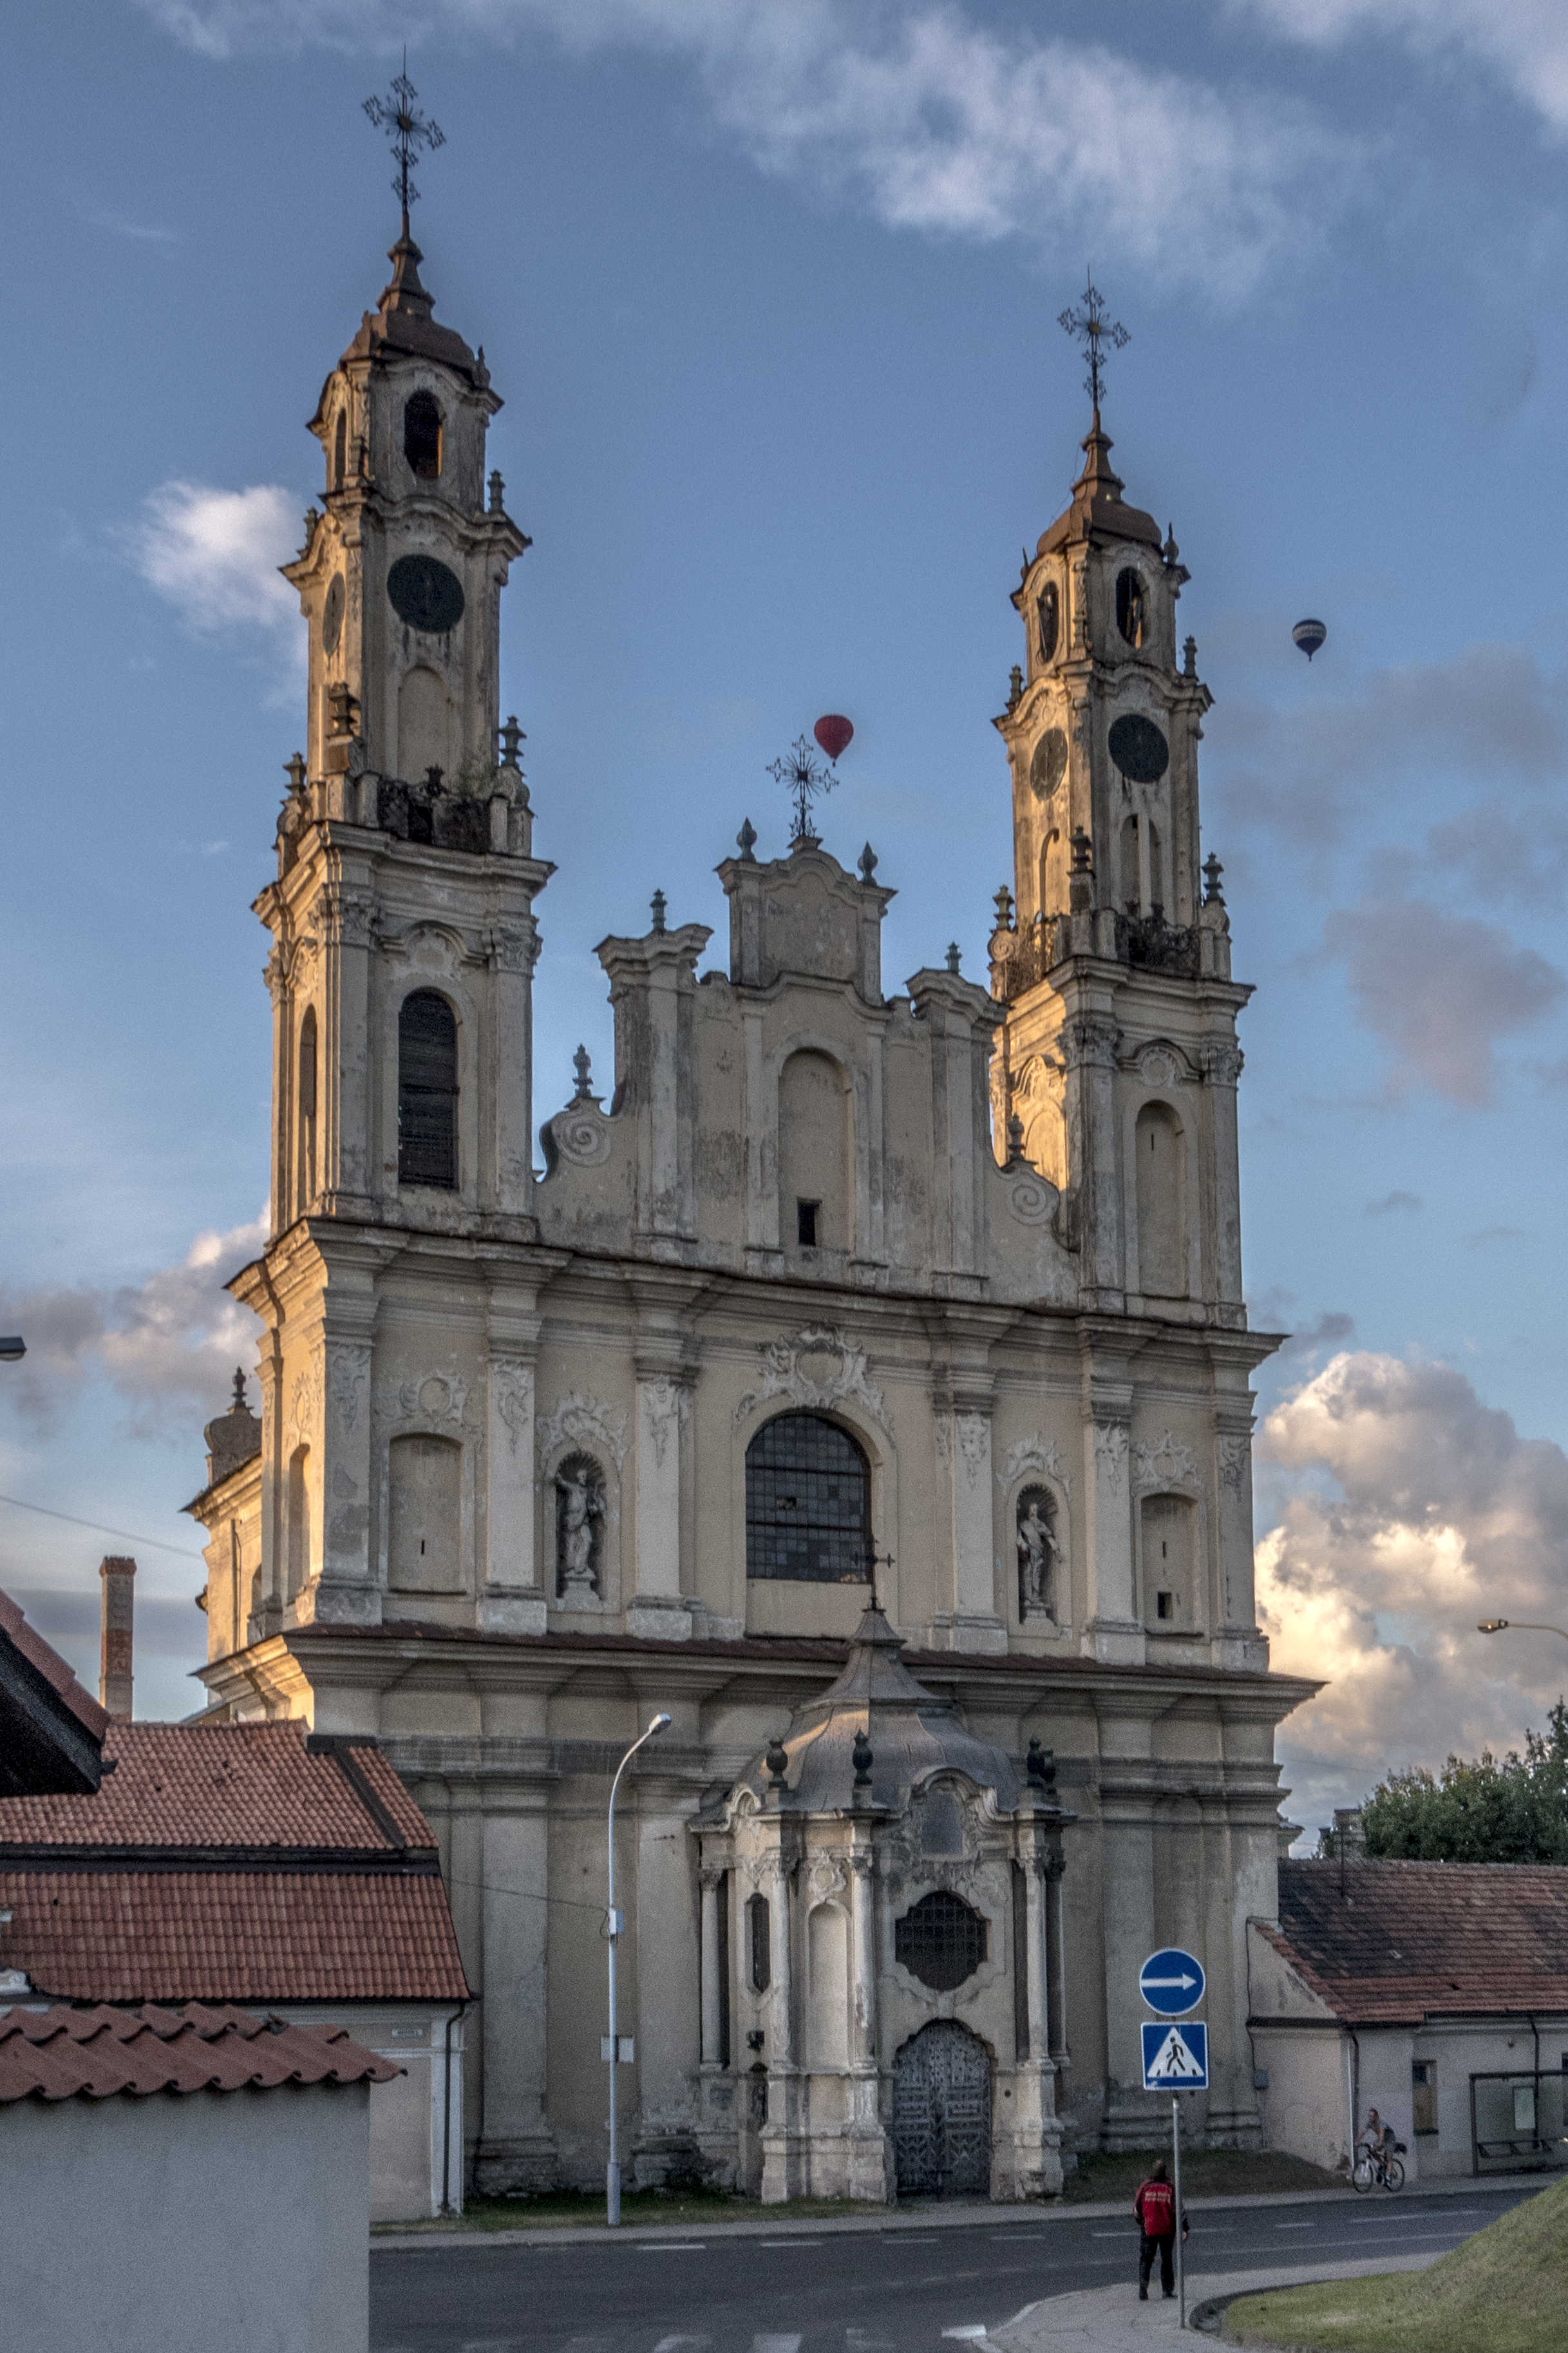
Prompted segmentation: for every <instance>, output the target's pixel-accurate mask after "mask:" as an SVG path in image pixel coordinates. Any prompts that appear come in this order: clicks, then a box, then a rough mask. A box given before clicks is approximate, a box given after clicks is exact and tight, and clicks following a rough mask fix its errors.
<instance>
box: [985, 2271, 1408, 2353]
mask: <svg viewBox="0 0 1568 2353" xmlns="http://www.w3.org/2000/svg"><path fill="white" fill-rule="evenodd" d="M1436 2260H1437V2257H1436V2254H1422V2255H1396V2256H1394V2257H1392V2258H1385V2259H1384V2261H1383V2262H1381V2263H1301V2264H1300V2265H1298V2266H1297V2267H1296V2268H1295V2269H1293V2270H1290V2271H1288V2272H1285V2273H1284V2274H1281V2272H1280V2268H1279V2265H1278V2264H1276V2265H1275V2266H1274V2267H1273V2268H1272V2269H1271V2270H1269V2271H1260V2272H1211V2273H1209V2274H1205V2276H1203V2277H1200V2278H1196V2279H1189V2280H1188V2282H1187V2326H1188V2336H1187V2337H1185V2338H1184V2337H1181V2335H1180V2332H1179V2330H1178V2329H1177V2327H1176V2311H1177V2306H1176V2305H1175V2304H1174V2302H1172V2303H1170V2304H1167V2303H1165V2302H1164V2300H1163V2297H1162V2296H1161V2295H1160V2294H1159V2290H1158V2288H1157V2287H1156V2288H1154V2289H1153V2290H1152V2292H1151V2295H1150V2299H1149V2302H1148V2303H1147V2304H1140V2303H1139V2301H1138V2290H1137V2286H1136V2284H1135V2283H1134V2281H1133V2280H1131V2278H1130V2279H1129V2281H1128V2283H1127V2284H1126V2285H1125V2286H1122V2287H1087V2288H1079V2289H1077V2290H1076V2291H1075V2292H1074V2293H1073V2294H1071V2295H1053V2296H1047V2297H1046V2298H1045V2299H1044V2300H1043V2301H1042V2302H1040V2303H1038V2304H1026V2306H1024V2309H1023V2311H1022V2312H1020V2313H1017V2314H1016V2315H1015V2316H1014V2317H1013V2319H1011V2320H1009V2321H1008V2322H1006V2323H1005V2326H1004V2327H1001V2328H999V2329H997V2330H996V2331H995V2332H994V2334H993V2335H992V2336H989V2337H977V2338H973V2339H972V2340H971V2342H973V2343H974V2344H975V2345H977V2346H978V2348H980V2353H985V2348H987V2347H991V2348H994V2353H1156V2348H1158V2347H1169V2348H1170V2353H1175V2347H1176V2345H1177V2344H1178V2343H1191V2344H1192V2345H1193V2346H1194V2348H1195V2347H1197V2346H1200V2345H1203V2344H1205V2343H1212V2342H1213V2341H1214V2340H1213V2339H1212V2338H1209V2337H1205V2336H1203V2335H1196V2336H1194V2334H1193V2333H1192V2316H1193V2314H1194V2312H1195V2311H1196V2310H1197V2309H1198V2307H1199V2306H1200V2305H1202V2304H1205V2303H1206V2302H1207V2300H1208V2299H1209V2298H1210V2297H1211V2296H1220V2295H1223V2296H1234V2295H1256V2294H1257V2293H1258V2290H1259V2289H1261V2288H1270V2287H1306V2286H1308V2285H1310V2284H1311V2283H1312V2282H1313V2281H1316V2280H1342V2279H1361V2278H1363V2277H1364V2276H1365V2275H1366V2274H1369V2273H1372V2272H1421V2271H1425V2270H1426V2266H1427V2265H1428V2263H1436Z"/></svg>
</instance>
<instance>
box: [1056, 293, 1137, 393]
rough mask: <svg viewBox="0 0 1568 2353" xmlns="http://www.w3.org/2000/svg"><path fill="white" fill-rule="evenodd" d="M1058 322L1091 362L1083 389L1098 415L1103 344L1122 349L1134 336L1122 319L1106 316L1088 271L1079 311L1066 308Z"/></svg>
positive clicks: (1101, 383) (1103, 300) (1114, 348)
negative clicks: (1101, 349)
mask: <svg viewBox="0 0 1568 2353" xmlns="http://www.w3.org/2000/svg"><path fill="white" fill-rule="evenodd" d="M1057 324H1058V327H1060V328H1062V329H1063V330H1064V332H1066V333H1068V334H1069V335H1071V336H1072V337H1073V338H1074V339H1075V341H1076V342H1078V343H1079V344H1080V345H1081V346H1082V349H1083V353H1084V356H1085V358H1086V359H1087V360H1088V362H1089V374H1088V375H1086V376H1085V378H1084V380H1083V388H1084V390H1085V392H1087V393H1088V395H1089V398H1090V399H1091V400H1092V401H1093V403H1094V407H1095V414H1096V416H1098V415H1099V413H1100V394H1101V392H1102V391H1103V390H1104V389H1105V379H1104V376H1103V375H1102V373H1101V371H1102V368H1103V365H1104V363H1103V361H1102V359H1101V357H1100V344H1101V343H1109V344H1110V346H1111V349H1112V350H1113V351H1118V352H1119V351H1121V348H1122V346H1123V345H1124V344H1126V343H1131V340H1132V338H1131V335H1129V333H1128V332H1127V330H1126V328H1125V327H1124V326H1122V325H1121V322H1120V321H1116V322H1112V321H1110V320H1109V319H1108V318H1107V317H1106V315H1105V297H1104V296H1103V295H1102V294H1101V292H1100V289H1099V287H1098V286H1097V285H1096V284H1095V282H1094V280H1093V279H1092V278H1090V277H1089V273H1088V271H1087V270H1086V271H1085V272H1084V288H1083V301H1082V304H1081V306H1080V307H1079V309H1078V310H1076V311H1063V312H1062V313H1061V316H1060V317H1059V318H1058V321H1057Z"/></svg>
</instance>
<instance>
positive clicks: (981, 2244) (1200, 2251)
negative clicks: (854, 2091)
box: [371, 2183, 1528, 2353]
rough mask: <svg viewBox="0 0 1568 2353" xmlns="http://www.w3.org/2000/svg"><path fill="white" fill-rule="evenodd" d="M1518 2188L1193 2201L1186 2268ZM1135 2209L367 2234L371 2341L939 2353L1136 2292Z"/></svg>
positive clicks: (615, 2349)
mask: <svg viewBox="0 0 1568 2353" xmlns="http://www.w3.org/2000/svg"><path fill="white" fill-rule="evenodd" d="M1525 2195H1528V2192H1527V2191H1525V2190H1521V2189H1519V2188H1517V2187H1515V2186H1514V2185H1512V2184H1510V2186H1509V2187H1508V2188H1507V2189H1493V2188H1491V2187H1490V2186H1489V2185H1487V2184H1482V2183H1478V2184H1477V2185H1476V2190H1475V2194H1474V2195H1473V2196H1471V2195H1468V2194H1467V2195H1465V2196H1460V2197H1456V2196H1454V2195H1452V2194H1449V2195H1447V2196H1444V2197H1426V2198H1423V2197H1422V2196H1421V2195H1420V2194H1419V2192H1418V2191H1405V2192H1402V2193H1401V2194H1400V2195H1399V2196H1398V2197H1396V2198H1391V2197H1387V2196H1377V2197H1372V2198H1350V2197H1347V2198H1345V2199H1343V2200H1339V2199H1335V2200H1325V2201H1323V2202H1321V2203H1308V2202H1303V2203H1302V2204H1300V2205H1299V2206H1281V2205H1273V2206H1246V2207H1244V2206H1230V2207H1225V2208H1215V2209H1209V2210H1207V2211H1203V2210H1200V2211H1198V2212H1196V2213H1194V2215H1193V2217H1192V2225H1193V2235H1192V2237H1191V2239H1190V2240H1189V2241H1188V2242H1187V2261H1188V2267H1189V2270H1190V2271H1192V2272H1194V2273H1197V2272H1203V2273H1205V2274H1211V2273H1215V2272H1225V2271H1250V2270H1253V2269H1256V2268H1258V2266H1260V2265H1265V2264H1268V2265H1272V2264H1274V2263H1278V2264H1279V2269H1280V2275H1281V2277H1288V2276H1289V2274H1290V2272H1291V2269H1292V2267H1293V2266H1294V2265H1296V2264H1305V2263H1328V2262H1331V2261H1332V2260H1334V2259H1335V2258H1337V2257H1340V2256H1365V2257H1371V2258H1376V2257H1378V2256H1381V2255H1387V2256H1390V2257H1392V2256H1394V2255H1398V2254H1415V2253H1425V2252H1427V2251H1430V2252H1431V2253H1443V2252H1444V2251H1445V2250H1446V2249H1447V2248H1449V2247H1453V2246H1457V2245H1458V2243H1459V2242H1460V2240H1461V2239H1465V2238H1468V2236H1469V2234H1470V2233H1471V2232H1473V2231H1479V2229H1480V2228H1481V2227H1482V2225H1483V2224H1484V2223H1487V2222H1489V2221H1493V2220H1494V2219H1495V2218H1496V2217H1497V2216H1498V2215H1499V2214H1500V2213H1503V2212H1504V2211H1506V2210H1507V2208H1508V2207H1510V2206H1512V2205H1517V2204H1518V2203H1519V2201H1520V2200H1521V2197H1523V2196H1525ZM1137 2262H1138V2240H1137V2233H1136V2231H1135V2229H1134V2227H1133V2225H1132V2223H1131V2220H1129V2221H1125V2222H1121V2221H1117V2220H1115V2219H1114V2218H1113V2217H1110V2216H1107V2215H1091V2214H1083V2215H1079V2214H1074V2213H1072V2212H1070V2211H1067V2212H1063V2211H1060V2210H1058V2211H1055V2212H1052V2213H1043V2214H1041V2215H1040V2216H1039V2218H1038V2219H1037V2220H1031V2221H1027V2222H1012V2223H1008V2224H1006V2225H1005V2226H1001V2227H998V2226H997V2225H995V2224H994V2223H990V2222H987V2221H984V2220H981V2221H976V2223H975V2224H974V2225H973V2227H971V2226H969V2225H967V2224H965V2225H963V2226H962V2227H957V2228H944V2229H942V2230H932V2231H929V2232H927V2231H921V2230H919V2229H915V2230H910V2229H908V2228H905V2229H900V2230H894V2231H874V2230H873V2231H865V2232H843V2233H824V2234H821V2235H818V2236H814V2235H813V2233H812V2232H811V2229H810V2226H809V2224H807V2225H800V2226H796V2227H795V2228H794V2229H790V2228H788V2227H781V2229H780V2230H779V2232H777V2234H776V2236H775V2235H773V2234H771V2233H770V2234H769V2235H767V2236H765V2237H757V2238H750V2237H748V2238H733V2239H729V2238H709V2239H699V2238H682V2237H681V2236H680V2235H679V2232H675V2231H664V2232H642V2233H640V2234H639V2233H638V2232H637V2231H636V2230H635V2229H626V2230H625V2231H623V2232H621V2233H620V2234H619V2236H618V2237H616V2239H614V2240H612V2239H610V2238H609V2237H608V2236H607V2235H606V2237H605V2239H604V2240H603V2241H596V2242H595V2243H594V2244H593V2245H591V2246H583V2245H578V2246H562V2245H561V2244H560V2243H559V2242H553V2243H552V2237H551V2233H550V2232H548V2231H541V2232H539V2233H538V2235H537V2237H536V2238H534V2239H532V2240H531V2241H530V2242H529V2243H528V2244H527V2245H526V2246H496V2245H495V2244H493V2243H488V2242H486V2241H485V2240H484V2239H482V2238H480V2237H479V2236H476V2237H474V2238H472V2239H468V2240H464V2241H462V2242H459V2243H456V2244H454V2243H453V2242H449V2241H448V2242H446V2243H443V2244H437V2243H434V2242H432V2243H430V2244H427V2245H426V2246H422V2247H417V2248H374V2247H373V2250H372V2254H371V2346H372V2348H373V2353H943V2333H944V2331H947V2330H950V2329H958V2328H963V2327H973V2326H974V2325H975V2324H976V2323H979V2322H984V2324H985V2325H986V2326H987V2327H991V2328H995V2327H1000V2325H1001V2323H1002V2322H1003V2321H1005V2320H1008V2319H1010V2318H1011V2317H1012V2316H1013V2315H1014V2313H1016V2311H1017V2310H1018V2309H1019V2307H1020V2306H1023V2305H1026V2304H1028V2303H1031V2302H1032V2301H1033V2300H1034V2299H1035V2298H1036V2297H1038V2296H1046V2295H1065V2294H1066V2293H1067V2292H1068V2290H1069V2289H1072V2288H1080V2287H1109V2286H1112V2285H1114V2284H1115V2283H1116V2282H1117V2281H1118V2280H1125V2281H1127V2282H1128V2283H1129V2294H1131V2293H1132V2292H1133V2288H1134V2285H1135V2283H1136V2279H1137Z"/></svg>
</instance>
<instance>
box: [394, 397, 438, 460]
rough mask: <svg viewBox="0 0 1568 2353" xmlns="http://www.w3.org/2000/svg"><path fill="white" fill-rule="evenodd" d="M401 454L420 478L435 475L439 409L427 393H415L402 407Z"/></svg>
mask: <svg viewBox="0 0 1568 2353" xmlns="http://www.w3.org/2000/svg"><path fill="white" fill-rule="evenodd" d="M403 454H404V456H405V458H406V459H407V460H408V463H409V467H410V469H411V470H412V471H413V472H414V473H416V474H417V475H418V477H419V479H420V480H421V481H422V482H434V481H436V480H437V479H438V478H439V475H440V472H441V411H440V408H439V407H438V406H437V402H436V399H435V396H434V395H433V394H431V393H428V392H416V393H415V394H414V396H413V397H412V398H411V399H410V400H409V402H408V403H407V405H406V406H405V409H404V411H403Z"/></svg>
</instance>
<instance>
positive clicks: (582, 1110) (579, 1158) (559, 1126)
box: [549, 1103, 610, 1168]
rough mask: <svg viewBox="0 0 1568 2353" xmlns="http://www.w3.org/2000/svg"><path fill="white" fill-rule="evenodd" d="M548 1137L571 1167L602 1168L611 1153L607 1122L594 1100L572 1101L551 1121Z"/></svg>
mask: <svg viewBox="0 0 1568 2353" xmlns="http://www.w3.org/2000/svg"><path fill="white" fill-rule="evenodd" d="M549 1134H550V1141H551V1143H552V1145H553V1146H554V1148H555V1150H556V1151H557V1152H558V1153H559V1154H560V1155H561V1157H562V1159H563V1160H566V1161H569V1162H570V1163H571V1165H572V1166H573V1167H574V1168H602V1167H603V1166H604V1165H605V1161H606V1160H607V1159H608V1158H609V1156H610V1123H609V1121H608V1119H607V1118H606V1117H605V1113H603V1112H602V1111H600V1110H599V1109H598V1108H597V1106H596V1105H595V1104H594V1103H573V1104H572V1105H570V1107H569V1108H568V1109H567V1110H565V1111H558V1112H557V1113H556V1114H555V1116H554V1118H553V1119H552V1121H551V1122H550V1128H549Z"/></svg>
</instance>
